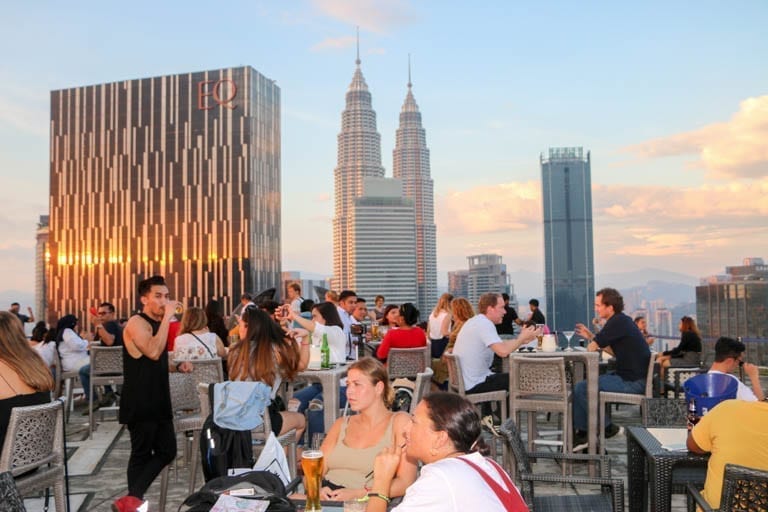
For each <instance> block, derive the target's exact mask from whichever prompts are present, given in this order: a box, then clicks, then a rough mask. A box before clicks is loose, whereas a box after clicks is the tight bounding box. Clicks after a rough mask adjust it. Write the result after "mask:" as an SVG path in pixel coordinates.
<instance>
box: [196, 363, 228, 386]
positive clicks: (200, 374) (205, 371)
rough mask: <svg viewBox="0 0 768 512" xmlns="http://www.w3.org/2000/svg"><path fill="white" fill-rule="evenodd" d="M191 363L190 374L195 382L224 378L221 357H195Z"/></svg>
mask: <svg viewBox="0 0 768 512" xmlns="http://www.w3.org/2000/svg"><path fill="white" fill-rule="evenodd" d="M190 362H191V363H192V376H193V377H194V382H195V383H200V382H203V383H206V384H210V383H211V382H222V381H223V380H224V367H223V366H222V364H223V363H222V360H221V358H218V357H215V358H213V359H196V360H194V361H190Z"/></svg>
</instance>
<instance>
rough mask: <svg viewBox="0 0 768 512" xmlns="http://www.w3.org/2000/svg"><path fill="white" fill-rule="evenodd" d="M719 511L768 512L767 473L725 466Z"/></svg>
mask: <svg viewBox="0 0 768 512" xmlns="http://www.w3.org/2000/svg"><path fill="white" fill-rule="evenodd" d="M720 510H723V511H726V510H727V511H739V510H745V511H747V510H748V511H752V510H768V471H761V470H759V469H752V468H747V467H744V466H737V465H736V464H726V465H725V475H724V476H723V492H722V495H721V498H720Z"/></svg>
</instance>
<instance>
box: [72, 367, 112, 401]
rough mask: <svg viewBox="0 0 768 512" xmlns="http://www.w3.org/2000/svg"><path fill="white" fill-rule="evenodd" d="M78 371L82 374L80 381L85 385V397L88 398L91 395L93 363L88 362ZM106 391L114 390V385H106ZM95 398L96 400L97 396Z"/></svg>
mask: <svg viewBox="0 0 768 512" xmlns="http://www.w3.org/2000/svg"><path fill="white" fill-rule="evenodd" d="M78 373H79V374H80V383H81V384H82V385H83V392H84V393H85V399H86V400H88V399H90V397H91V365H89V364H86V365H83V366H81V367H80V369H79V370H78ZM104 392H105V393H109V392H112V386H109V385H106V386H104ZM93 399H94V400H96V397H93Z"/></svg>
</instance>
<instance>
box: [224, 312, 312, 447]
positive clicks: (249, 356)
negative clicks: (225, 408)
mask: <svg viewBox="0 0 768 512" xmlns="http://www.w3.org/2000/svg"><path fill="white" fill-rule="evenodd" d="M238 333H239V335H240V341H239V342H238V343H236V344H235V345H234V346H233V347H231V349H230V351H229V357H228V359H227V368H228V371H229V378H230V380H236V381H238V380H239V381H260V382H263V383H264V384H266V385H268V386H270V387H271V388H272V404H271V405H270V406H269V419H270V421H271V422H272V431H273V432H274V433H275V434H277V435H281V434H284V433H286V432H288V431H289V430H291V429H296V439H297V440H299V439H301V435H302V434H303V433H304V427H305V421H304V415H303V414H299V413H298V412H290V411H281V410H279V409H280V408H279V407H278V406H277V402H276V401H275V397H276V396H277V391H278V389H279V388H280V385H281V384H282V382H283V380H284V379H285V380H293V378H294V377H295V376H296V374H297V373H298V372H300V371H302V370H304V369H305V368H306V367H307V364H308V363H309V340H306V339H305V340H301V342H300V343H298V342H296V341H295V340H294V339H292V338H289V337H288V336H287V335H286V333H285V332H284V331H283V330H282V329H281V328H280V326H279V325H278V324H277V323H275V322H274V321H273V320H272V318H270V316H269V315H268V314H267V313H265V312H264V311H262V310H260V309H259V308H256V307H247V308H245V309H243V312H242V314H241V315H240V318H239V320H238Z"/></svg>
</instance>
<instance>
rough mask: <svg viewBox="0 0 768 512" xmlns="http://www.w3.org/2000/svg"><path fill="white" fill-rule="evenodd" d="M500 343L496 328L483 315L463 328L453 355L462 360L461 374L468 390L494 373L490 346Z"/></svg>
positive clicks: (476, 316) (465, 324)
mask: <svg viewBox="0 0 768 512" xmlns="http://www.w3.org/2000/svg"><path fill="white" fill-rule="evenodd" d="M499 342H501V338H500V337H499V334H498V333H497V332H496V326H495V325H493V322H491V321H490V320H488V317H487V316H485V315H483V314H479V315H475V316H473V317H472V318H470V319H469V320H467V321H466V322H464V325H462V326H461V330H460V331H459V335H458V336H457V337H456V344H455V345H454V346H453V353H454V354H456V356H458V358H459V359H460V360H461V373H462V375H463V376H464V387H466V389H467V390H470V389H472V388H473V387H475V386H477V385H478V384H480V383H481V382H484V381H485V378H486V377H488V376H489V375H490V374H491V373H492V372H491V363H493V350H492V349H491V348H490V346H491V345H493V344H494V343H499Z"/></svg>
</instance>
